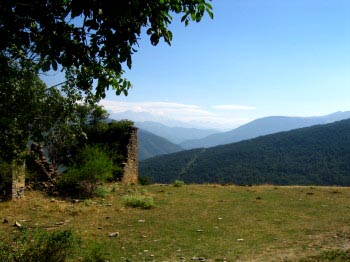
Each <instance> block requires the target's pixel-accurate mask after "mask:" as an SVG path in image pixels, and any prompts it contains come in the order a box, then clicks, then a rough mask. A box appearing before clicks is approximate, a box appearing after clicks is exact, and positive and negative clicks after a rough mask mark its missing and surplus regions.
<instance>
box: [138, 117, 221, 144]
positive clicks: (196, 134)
mask: <svg viewBox="0 0 350 262" xmlns="http://www.w3.org/2000/svg"><path fill="white" fill-rule="evenodd" d="M135 126H136V127H138V128H141V129H144V130H147V131H149V132H151V133H153V134H155V135H157V136H161V137H164V138H165V139H167V140H169V141H170V142H172V143H175V144H180V143H181V142H183V141H185V140H191V139H201V138H204V137H207V136H209V135H211V134H215V133H218V132H219V131H218V130H214V129H198V128H189V127H171V126H166V125H163V124H161V123H157V122H152V121H144V122H135Z"/></svg>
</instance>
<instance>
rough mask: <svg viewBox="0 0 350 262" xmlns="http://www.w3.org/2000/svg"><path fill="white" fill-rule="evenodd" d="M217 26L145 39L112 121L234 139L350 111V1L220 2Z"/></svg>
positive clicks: (109, 103) (113, 100) (110, 106)
mask: <svg viewBox="0 0 350 262" xmlns="http://www.w3.org/2000/svg"><path fill="white" fill-rule="evenodd" d="M212 5H213V11H214V19H213V20H211V19H210V18H209V17H208V16H206V17H205V18H204V19H203V20H202V21H201V22H200V23H191V24H190V25H189V26H187V27H185V26H184V24H182V23H180V21H179V20H180V17H178V16H176V15H174V22H173V24H172V25H171V26H170V28H171V30H172V32H173V41H172V45H171V46H168V45H167V44H165V43H160V44H158V46H156V47H154V46H152V45H151V44H150V41H149V38H148V36H147V35H142V36H141V40H140V43H139V47H138V48H137V49H138V52H137V53H136V54H134V56H133V65H132V69H131V70H128V71H127V72H126V74H125V76H126V77H127V78H128V79H129V80H130V81H131V82H132V84H133V88H132V89H131V90H130V92H129V95H128V96H127V97H124V96H116V95H115V94H114V92H113V91H108V92H107V97H106V98H105V99H104V100H103V101H101V104H102V105H103V106H104V107H105V108H106V109H107V110H108V111H109V112H110V113H111V116H112V117H113V116H116V117H120V116H121V114H122V115H123V114H124V116H125V117H127V116H130V117H134V118H135V119H133V120H138V121H142V120H153V121H158V122H163V123H165V122H166V123H167V124H169V123H171V122H172V123H173V125H181V123H186V124H187V125H188V126H196V127H201V128H204V127H207V128H216V129H221V130H229V129H233V128H235V127H238V126H240V125H242V124H245V123H247V122H250V121H252V120H254V119H257V118H261V117H266V116H276V115H279V116H281V115H283V116H320V115H326V114H330V113H333V112H336V111H348V110H350V103H349V98H350V15H349V14H350V1H348V0H283V1H282V0H213V2H212Z"/></svg>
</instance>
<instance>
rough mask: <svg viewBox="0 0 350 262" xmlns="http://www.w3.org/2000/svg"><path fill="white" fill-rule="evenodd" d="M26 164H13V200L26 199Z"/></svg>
mask: <svg viewBox="0 0 350 262" xmlns="http://www.w3.org/2000/svg"><path fill="white" fill-rule="evenodd" d="M25 169H26V165H25V162H23V163H17V162H16V161H14V162H13V163H12V199H13V200H16V199H21V198H23V197H24V190H25V186H26V185H25Z"/></svg>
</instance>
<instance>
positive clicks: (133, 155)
mask: <svg viewBox="0 0 350 262" xmlns="http://www.w3.org/2000/svg"><path fill="white" fill-rule="evenodd" d="M137 151H138V140H137V128H133V129H132V131H131V134H130V138H129V143H128V145H127V153H126V154H127V162H126V163H124V167H123V177H122V180H121V181H122V184H137V182H138V155H137Z"/></svg>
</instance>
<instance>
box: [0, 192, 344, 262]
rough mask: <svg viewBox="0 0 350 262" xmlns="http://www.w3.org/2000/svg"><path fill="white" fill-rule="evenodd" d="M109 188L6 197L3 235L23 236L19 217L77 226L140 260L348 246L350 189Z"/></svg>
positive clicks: (247, 256) (233, 257)
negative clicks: (146, 199)
mask: <svg viewBox="0 0 350 262" xmlns="http://www.w3.org/2000/svg"><path fill="white" fill-rule="evenodd" d="M109 187H110V189H111V188H113V189H112V190H111V193H110V194H108V195H106V196H105V198H95V199H90V200H82V201H78V202H77V203H72V202H71V201H68V200H61V199H55V200H53V199H52V198H50V197H46V196H43V195H41V194H40V193H38V192H27V193H26V197H25V199H23V200H20V201H12V202H5V203H0V218H1V220H7V221H8V223H1V224H0V230H1V236H0V238H1V239H7V240H8V241H10V240H11V239H13V238H14V236H15V235H16V234H18V229H16V228H14V227H13V224H14V223H15V222H16V221H17V222H19V223H20V224H22V225H23V227H26V228H27V229H28V231H29V232H30V231H34V230H35V229H36V228H42V229H44V230H51V231H52V230H63V229H71V230H72V231H73V232H74V233H75V235H77V236H79V237H81V238H82V240H83V243H85V242H86V243H88V242H89V241H90V240H93V241H97V242H100V243H102V246H103V251H104V252H105V255H106V257H108V260H109V261H136V262H138V261H169V262H170V261H205V260H206V261H301V260H303V259H304V260H305V259H307V258H308V257H309V258H308V259H309V260H307V261H329V260H317V259H320V258H321V257H322V256H323V254H325V253H324V252H325V251H327V250H344V251H346V250H348V249H350V188H339V187H299V186H297V187H275V186H252V187H238V186H219V185H185V186H182V187H173V186H172V185H151V186H135V187H122V186H119V185H109ZM131 195H141V196H143V195H144V196H151V197H153V199H154V204H155V207H153V208H151V209H141V208H134V207H127V206H126V205H125V196H131ZM112 232H119V235H118V237H109V236H108V234H109V233H112ZM82 252H83V251H82ZM337 252H338V251H337ZM339 252H341V251H339ZM312 256H317V258H311V257H312ZM204 259H205V260H204ZM339 261H350V260H339Z"/></svg>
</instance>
